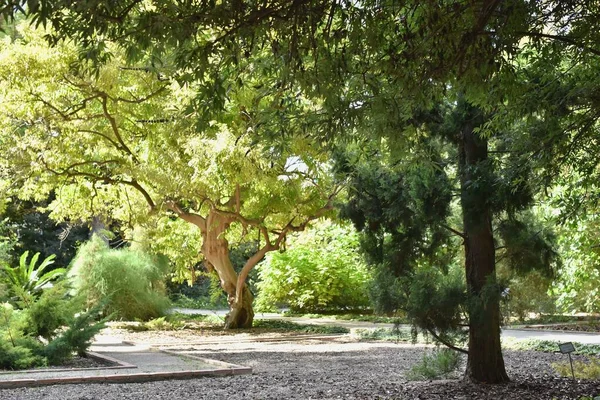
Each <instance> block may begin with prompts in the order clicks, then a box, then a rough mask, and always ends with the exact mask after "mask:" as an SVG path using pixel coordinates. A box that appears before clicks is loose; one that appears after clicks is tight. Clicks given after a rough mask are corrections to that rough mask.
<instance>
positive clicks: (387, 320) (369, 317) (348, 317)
mask: <svg viewBox="0 0 600 400" xmlns="http://www.w3.org/2000/svg"><path fill="white" fill-rule="evenodd" d="M283 316H284V317H297V318H312V319H319V318H328V319H335V320H338V321H358V322H373V323H376V324H393V323H396V322H398V323H400V324H405V323H407V321H406V320H405V319H404V318H400V317H386V316H383V315H373V314H353V313H349V314H327V313H325V314H310V313H309V314H305V313H297V312H292V311H286V312H284V313H283Z"/></svg>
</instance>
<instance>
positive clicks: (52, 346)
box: [0, 282, 104, 369]
mask: <svg viewBox="0 0 600 400" xmlns="http://www.w3.org/2000/svg"><path fill="white" fill-rule="evenodd" d="M67 290H68V287H67V286H66V285H65V284H64V282H59V283H58V284H57V285H55V286H54V287H52V288H50V289H45V290H43V292H42V294H41V295H40V297H39V298H37V299H35V298H34V299H33V300H32V302H31V303H29V304H28V305H27V307H26V308H24V309H21V310H15V309H13V307H12V306H11V305H10V304H8V303H5V304H1V305H0V368H3V369H24V368H31V367H36V366H41V365H48V364H50V365H59V364H61V363H63V362H64V361H65V360H67V359H69V358H71V357H72V355H73V353H78V354H80V355H81V354H83V353H84V352H85V350H86V349H87V348H88V347H89V345H90V341H91V339H92V337H93V336H94V335H95V334H96V333H98V332H99V331H100V329H102V328H104V323H103V321H101V322H96V321H95V319H96V317H97V314H98V309H96V310H94V309H93V310H90V311H88V312H85V313H81V314H79V315H77V316H76V313H77V312H78V311H79V310H81V302H80V301H78V299H73V298H70V297H68V296H67V295H66V294H67ZM40 338H43V339H44V340H43V341H41V340H40Z"/></svg>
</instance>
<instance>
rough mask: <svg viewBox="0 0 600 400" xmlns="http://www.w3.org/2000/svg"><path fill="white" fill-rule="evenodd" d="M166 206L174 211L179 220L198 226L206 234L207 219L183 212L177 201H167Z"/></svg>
mask: <svg viewBox="0 0 600 400" xmlns="http://www.w3.org/2000/svg"><path fill="white" fill-rule="evenodd" d="M164 204H165V207H166V208H167V209H168V210H171V211H173V212H174V213H175V214H177V216H178V217H179V218H181V219H182V220H184V221H186V222H189V223H191V224H194V225H196V226H197V227H198V228H200V230H201V231H202V232H206V228H207V227H206V218H204V217H203V216H201V215H199V214H196V213H189V212H186V211H183V209H182V208H181V206H180V205H179V204H178V203H177V202H175V201H172V200H169V201H165V203H164Z"/></svg>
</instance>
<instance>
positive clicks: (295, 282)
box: [257, 222, 369, 312]
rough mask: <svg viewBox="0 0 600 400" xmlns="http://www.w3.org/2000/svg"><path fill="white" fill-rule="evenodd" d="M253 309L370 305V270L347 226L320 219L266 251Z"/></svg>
mask: <svg viewBox="0 0 600 400" xmlns="http://www.w3.org/2000/svg"><path fill="white" fill-rule="evenodd" d="M257 268H258V273H259V279H260V281H259V283H258V285H257V286H258V290H259V294H258V298H257V309H259V310H272V309H273V308H275V307H276V306H279V305H287V306H289V307H290V308H291V309H292V310H293V311H303V312H317V311H324V310H328V309H329V310H330V309H360V308H366V307H368V306H369V300H368V296H367V284H368V281H369V273H368V271H367V268H366V266H365V263H364V261H363V260H362V258H361V256H360V255H359V254H358V236H357V234H356V232H354V230H353V229H352V227H350V226H341V225H334V224H332V223H330V222H323V223H320V224H318V225H317V226H316V228H314V229H311V230H309V231H306V232H302V233H301V234H299V235H298V236H297V237H295V238H294V239H292V240H291V243H290V244H289V248H288V249H287V250H286V251H285V252H283V253H276V252H273V253H269V254H268V255H267V257H266V259H265V261H264V262H262V263H261V264H260V265H259V266H258V267H257Z"/></svg>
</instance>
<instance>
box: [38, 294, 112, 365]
mask: <svg viewBox="0 0 600 400" xmlns="http://www.w3.org/2000/svg"><path fill="white" fill-rule="evenodd" d="M100 308H101V306H98V307H96V308H93V309H91V310H88V311H87V312H85V313H82V314H80V315H78V316H77V317H76V318H74V319H73V320H72V321H71V323H70V324H69V326H68V327H67V329H65V330H64V331H62V332H61V333H60V334H59V335H58V336H56V337H55V338H54V339H53V340H52V341H50V342H49V343H48V345H47V346H45V348H44V350H43V354H44V356H45V357H46V358H47V360H48V363H49V364H51V365H58V364H61V363H63V362H64V361H65V360H68V359H69V358H71V356H72V355H73V353H77V354H78V355H79V356H83V355H84V354H85V350H86V349H87V348H88V347H89V346H90V344H91V340H92V338H93V337H94V335H96V334H97V333H98V332H99V331H100V330H101V329H103V328H104V321H100V322H95V319H96V317H97V315H98V313H99V311H100Z"/></svg>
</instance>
